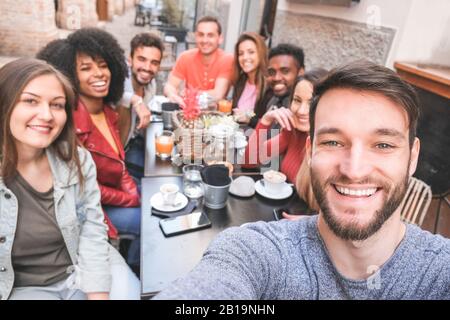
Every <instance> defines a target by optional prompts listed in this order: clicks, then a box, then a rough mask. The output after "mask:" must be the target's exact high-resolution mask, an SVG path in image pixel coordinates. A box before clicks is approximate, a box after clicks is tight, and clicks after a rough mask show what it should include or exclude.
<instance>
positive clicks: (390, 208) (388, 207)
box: [310, 166, 409, 241]
mask: <svg viewBox="0 0 450 320" xmlns="http://www.w3.org/2000/svg"><path fill="white" fill-rule="evenodd" d="M408 168H409V166H408ZM408 171H409V169H407V171H406V172H408ZM310 173H311V184H312V189H313V192H314V196H315V197H316V200H317V203H318V204H319V207H320V210H321V212H322V215H323V218H324V220H325V222H326V224H327V225H328V227H329V228H330V229H331V231H333V233H334V234H335V235H336V236H338V237H339V238H341V239H344V240H351V241H362V240H366V239H367V238H369V237H370V236H372V235H374V234H375V233H376V232H377V231H378V230H380V228H381V227H382V226H383V224H384V223H385V222H386V221H387V220H388V219H389V218H390V217H391V216H392V214H393V213H394V212H395V210H396V209H397V208H398V206H399V205H400V204H401V202H402V200H403V197H404V196H405V194H406V189H407V186H408V180H409V177H408V174H407V173H405V175H404V178H403V179H402V182H400V183H398V184H396V185H395V186H393V187H391V186H390V185H389V184H388V183H386V182H384V181H382V180H374V179H371V178H369V177H368V178H366V179H363V180H361V184H362V183H364V184H370V183H375V185H377V186H379V187H381V188H382V190H383V191H384V192H385V194H384V196H383V205H382V207H381V208H380V209H379V210H377V211H375V213H374V215H373V218H372V220H371V221H369V223H367V224H366V225H365V226H360V225H359V224H358V223H357V222H352V223H349V224H347V225H343V224H342V223H340V222H339V219H338V217H337V216H336V214H334V213H333V212H331V209H330V204H329V202H328V199H327V198H326V188H327V187H328V188H334V186H333V185H332V184H335V183H337V182H341V183H343V184H346V183H349V182H350V181H349V179H348V178H347V177H344V176H331V177H329V178H328V179H327V181H326V182H325V183H324V184H323V185H321V184H320V181H319V179H318V178H317V174H315V173H314V171H313V170H312V168H311V172H310ZM336 192H337V191H336ZM351 210H355V209H351Z"/></svg>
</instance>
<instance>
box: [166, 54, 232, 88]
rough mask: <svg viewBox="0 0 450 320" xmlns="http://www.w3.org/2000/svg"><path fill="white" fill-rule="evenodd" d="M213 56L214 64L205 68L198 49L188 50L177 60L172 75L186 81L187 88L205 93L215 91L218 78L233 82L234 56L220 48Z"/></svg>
mask: <svg viewBox="0 0 450 320" xmlns="http://www.w3.org/2000/svg"><path fill="white" fill-rule="evenodd" d="M213 55H214V56H213V59H212V62H211V63H210V65H209V66H208V67H205V65H204V64H203V63H202V60H201V53H200V52H199V50H198V49H197V48H195V49H191V50H187V51H185V52H183V53H182V54H181V55H180V57H179V58H178V59H177V62H176V63H175V66H174V68H173V69H172V75H174V76H175V77H177V78H179V79H182V80H184V81H185V83H186V87H187V88H192V89H197V90H203V91H206V90H212V89H214V86H215V82H216V79H217V78H226V79H228V80H230V81H231V77H232V74H233V56H232V55H230V54H227V53H225V52H224V51H223V50H222V49H220V48H219V49H217V50H216V51H215V52H214V53H213Z"/></svg>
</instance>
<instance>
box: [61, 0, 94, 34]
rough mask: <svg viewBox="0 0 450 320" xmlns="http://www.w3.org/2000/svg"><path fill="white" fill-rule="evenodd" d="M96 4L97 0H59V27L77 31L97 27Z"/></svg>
mask: <svg viewBox="0 0 450 320" xmlns="http://www.w3.org/2000/svg"><path fill="white" fill-rule="evenodd" d="M96 2H97V1H95V0H58V12H57V14H56V21H57V24H58V27H59V28H62V29H68V30H77V29H80V28H83V27H95V26H97V23H98V16H97V4H96Z"/></svg>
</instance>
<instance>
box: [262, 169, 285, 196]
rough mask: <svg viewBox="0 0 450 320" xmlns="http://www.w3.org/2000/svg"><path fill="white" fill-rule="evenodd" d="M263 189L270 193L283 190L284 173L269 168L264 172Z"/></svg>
mask: <svg viewBox="0 0 450 320" xmlns="http://www.w3.org/2000/svg"><path fill="white" fill-rule="evenodd" d="M263 177H264V189H265V190H266V191H267V192H268V193H270V194H277V193H280V192H281V191H282V190H283V186H284V184H285V182H286V175H285V174H284V173H281V172H279V171H275V170H269V171H266V172H264V174H263Z"/></svg>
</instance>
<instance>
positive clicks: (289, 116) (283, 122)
mask: <svg viewBox="0 0 450 320" xmlns="http://www.w3.org/2000/svg"><path fill="white" fill-rule="evenodd" d="M274 121H276V122H278V123H279V125H280V126H281V127H282V128H283V129H286V130H288V131H291V130H292V128H293V127H294V114H293V113H292V111H291V110H289V109H287V108H284V107H283V108H279V109H275V110H271V111H268V112H266V113H265V114H264V115H263V117H262V118H261V123H262V124H263V125H265V126H270V125H271V124H272V123H273V122H274Z"/></svg>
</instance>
